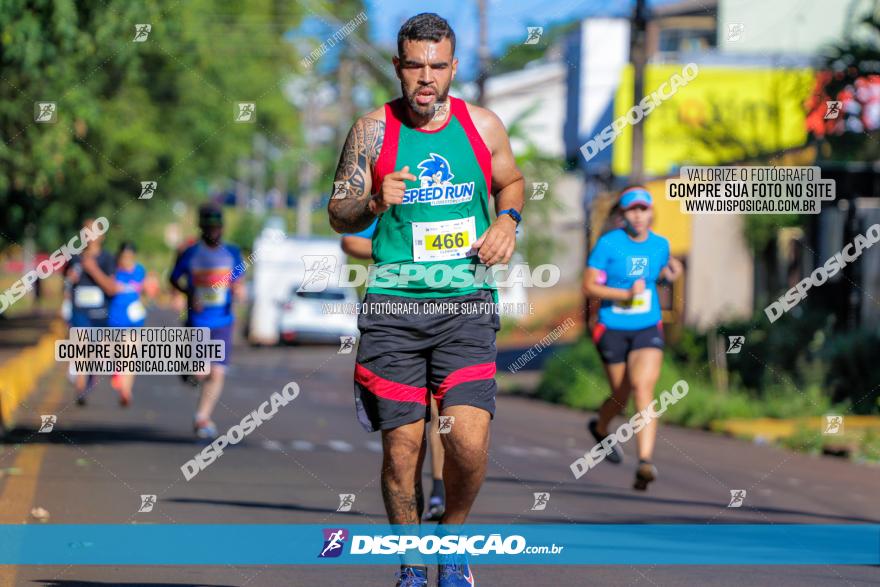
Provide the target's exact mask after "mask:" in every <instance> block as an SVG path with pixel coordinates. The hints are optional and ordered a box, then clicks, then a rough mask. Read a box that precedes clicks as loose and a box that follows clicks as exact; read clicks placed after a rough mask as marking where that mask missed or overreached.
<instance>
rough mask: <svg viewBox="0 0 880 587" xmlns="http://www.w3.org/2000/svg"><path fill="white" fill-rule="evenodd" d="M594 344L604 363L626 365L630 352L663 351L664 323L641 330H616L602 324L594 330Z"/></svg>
mask: <svg viewBox="0 0 880 587" xmlns="http://www.w3.org/2000/svg"><path fill="white" fill-rule="evenodd" d="M593 342H595V343H596V347H597V348H598V349H599V354H600V355H601V356H602V362H604V363H610V364H614V363H625V362H626V357H627V356H628V355H629V353H630V352H632V351H635V350H638V349H645V348H656V349H660V350H663V346H664V340H663V322H658V323H657V324H655V325H654V326H649V327H647V328H642V329H641V330H614V329H611V328H607V327H606V326H605V325H604V324H602V323H601V322H600V323H598V324H596V327H595V328H593Z"/></svg>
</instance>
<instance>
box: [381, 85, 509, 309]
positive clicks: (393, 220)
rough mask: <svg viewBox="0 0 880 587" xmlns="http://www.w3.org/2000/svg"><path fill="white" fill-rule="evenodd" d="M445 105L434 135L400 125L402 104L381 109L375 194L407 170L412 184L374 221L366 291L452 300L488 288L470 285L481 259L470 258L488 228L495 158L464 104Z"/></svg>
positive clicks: (454, 101) (479, 283)
mask: <svg viewBox="0 0 880 587" xmlns="http://www.w3.org/2000/svg"><path fill="white" fill-rule="evenodd" d="M449 102H450V113H449V115H448V116H447V119H446V122H445V123H444V124H443V126H441V127H440V128H437V129H435V130H425V129H418V128H410V127H408V126H406V125H405V124H403V123H402V122H401V121H402V119H403V116H404V114H403V109H404V108H405V105H404V103H403V100H402V99H397V100H395V101H393V102H389V103H387V104H385V137H384V139H383V141H382V149H381V151H380V153H379V158H378V160H377V161H376V165H375V166H374V169H373V176H372V179H373V193H374V194H375V193H378V191H379V189H380V188H381V186H382V180H383V178H384V177H385V176H386V175H387V174H389V173H392V172H394V171H400V170H402V169H403V168H404V167H405V166H407V165H408V166H409V172H410V173H411V174H413V175H415V176H416V178H417V180H416V181H407V182H406V188H407V189H406V191H405V193H404V197H403V203H401V204H396V205H394V206H391V207H390V208H389V209H388V210H387V211H386V212H385V213H383V214H382V215H381V216H379V221H378V224H377V225H376V231H375V233H374V234H373V260H374V262H375V265H376V271H375V276H374V279H373V280H372V281H371V284H370V286H369V287H368V288H367V293H380V294H389V295H400V296H408V297H451V296H457V295H463V294H467V293H471V292H474V291H477V290H479V289H489V290H492V289H493V287H492V285H491V284H489V283H482V282H484V281H488V280H485V279H480V278H478V279H477V280H476V283H474V272H475V270H476V268H477V266H478V265H479V263H480V261H479V258H478V257H477V256H476V255H471V256H468V252H469V251H470V248H471V245H472V244H473V243H474V242H475V241H476V240H477V239H478V238H479V237H480V236H481V235H482V234H483V233H484V232H485V231H486V230H487V229H488V228H489V224H490V223H491V219H490V215H489V195H490V193H491V185H492V156H491V153H490V152H489V149H488V147H487V146H486V144H485V143H484V142H483V139H482V138H481V137H480V134H479V132H477V129H476V127H475V126H474V123H473V121H472V120H471V117H470V114H469V113H468V110H467V104H465V102H463V101H462V100H459V99H457V98H453V97H450V98H449ZM417 265H418V266H421V267H422V268H423V269H424V271H423V272H422V270H421V269H419V268H417V267H416V266H417ZM402 273H403V274H402ZM477 274H478V275H479V274H480V272H477ZM468 275H469V277H468Z"/></svg>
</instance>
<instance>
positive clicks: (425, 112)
mask: <svg viewBox="0 0 880 587" xmlns="http://www.w3.org/2000/svg"><path fill="white" fill-rule="evenodd" d="M424 89H425V88H424V87H418V88H416V89H415V90H413V92H412V93H411V94H408V93H407V92H406V88H405V87H404V86H403V82H401V84H400V93H401V94H403V95H404V96H405V97H406V101H407V103H409V107H410V108H412V110H413V112H415V113H416V114H417V115H419V116H427V117H433V116H434V112H435V106H437V105H438V104H443V103H444V102H446V99H447V97H448V96H449V86H446V87H445V88H444V89H443V91H442V92H441V91H438V92H437V93H436V94H434V101H433V102H432V103H430V104H427V105H426V106H422V105H421V104H419V103H418V102H417V101H416V95H417V94H418V93H419V92H421V91H422V90H424Z"/></svg>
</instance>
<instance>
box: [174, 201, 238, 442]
mask: <svg viewBox="0 0 880 587" xmlns="http://www.w3.org/2000/svg"><path fill="white" fill-rule="evenodd" d="M199 228H200V229H201V231H202V238H201V240H199V241H198V242H197V243H195V244H194V245H192V246H190V247H187V248H186V249H184V250H183V251H182V252H181V253H180V255H178V257H177V261H176V262H175V263H174V269H173V270H172V271H171V276H170V281H171V285H172V287H174V288H175V289H177V290H178V291H181V292H183V293H184V294H186V297H187V308H188V311H187V318H186V326H193V327H207V328H210V329H211V339H212V340H222V341H224V343H225V346H226V357H225V358H224V360H223V361H219V362H218V361H214V362H212V363H211V371H210V373H209V374H208V375H207V376H203V375H198V376H195V377H187V376H184V379H185V380H186V381H188V382H189V383H192V384H194V385H199V384H201V385H202V393H201V396H200V397H199V404H198V408H197V409H196V413H195V415H194V417H193V429H194V430H195V433H196V436H198V437H199V438H203V439H210V438H214V437H216V436H217V426H216V425H215V424H214V422H212V421H211V414H212V413H213V411H214V406H216V405H217V401H218V400H219V399H220V394H221V393H222V392H223V380H224V378H225V374H226V365H228V364H229V358H230V355H231V353H232V332H233V322H234V320H235V316H234V314H233V312H232V302H233V299H234V298H239V299H240V298H241V295H242V293H243V292H242V290H241V281H240V277H241V274H242V270H243V267H244V264H243V263H242V259H241V253H240V252H239V250H238V247H236V246H235V245H230V244H226V243H224V242H222V240H221V238H222V236H223V212H222V210H221V209H220V208H219V207H218V206H215V205H213V204H206V205H203V206H202V207H200V208H199Z"/></svg>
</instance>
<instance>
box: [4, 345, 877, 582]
mask: <svg viewBox="0 0 880 587" xmlns="http://www.w3.org/2000/svg"><path fill="white" fill-rule="evenodd" d="M336 351H337V349H336V348H335V347H329V346H324V347H288V348H259V349H252V348H249V347H246V346H244V345H241V344H239V345H238V346H237V348H236V349H235V351H234V358H233V367H232V368H231V369H230V372H229V376H228V380H227V386H226V391H225V393H224V395H223V397H222V400H221V404H220V405H219V406H218V408H217V411H216V414H215V420H216V421H217V423H218V425H219V428H220V430H221V431H224V430H225V429H226V428H228V427H229V426H231V425H233V424H235V423H237V422H238V421H240V420H241V418H242V417H243V416H244V415H245V414H247V413H248V412H250V411H251V410H253V409H254V408H256V407H257V406H258V405H259V404H260V403H261V402H262V401H264V400H265V399H266V398H268V396H269V395H270V394H271V393H272V392H273V391H278V390H281V389H282V388H283V387H284V385H285V384H286V383H287V382H289V381H296V382H297V383H298V384H299V386H300V388H301V394H300V396H299V397H298V398H297V399H296V400H295V401H294V402H293V403H291V404H290V405H288V406H287V407H285V408H282V409H281V410H280V411H279V413H278V414H277V415H276V416H275V417H274V418H273V419H272V420H270V421H268V422H266V423H264V424H263V425H262V426H261V427H260V428H258V429H257V430H256V431H255V432H254V433H253V434H251V435H250V436H249V437H247V438H246V439H245V440H244V441H243V442H242V443H241V444H239V445H238V446H237V447H235V448H232V449H227V450H226V452H225V453H224V454H223V456H222V457H221V458H220V459H219V460H218V461H216V462H215V463H214V464H212V465H211V466H210V467H208V468H207V469H206V470H205V471H203V472H201V473H200V474H199V475H198V476H196V477H195V478H194V479H192V480H191V481H189V482H187V481H186V480H185V479H184V477H183V475H182V474H181V471H180V465H181V464H182V463H184V462H185V461H187V460H188V459H190V458H192V457H193V456H194V454H195V453H196V452H197V451H198V450H200V447H199V446H198V445H196V444H195V443H194V440H193V437H192V433H191V419H192V412H193V409H194V405H195V399H196V398H195V393H194V391H193V390H192V389H190V388H188V387H186V386H184V385H183V384H182V383H180V382H179V380H178V379H177V378H175V377H160V376H152V377H142V378H140V379H139V380H138V381H137V383H136V385H135V400H134V404H133V406H132V407H131V408H129V409H127V410H124V409H122V408H120V407H119V406H118V404H117V401H116V396H115V392H113V391H112V390H111V389H110V386H109V382H107V381H102V383H101V384H100V385H99V387H98V388H97V389H96V390H95V391H94V392H93V393H92V396H91V398H90V402H89V404H88V405H87V406H86V407H84V408H81V407H77V406H76V405H74V404H73V401H72V400H73V395H72V391H71V390H70V388H69V386H68V384H67V382H66V379H65V377H64V369H63V368H61V367H59V368H58V369H56V370H55V371H54V372H52V373H51V374H50V375H48V376H47V377H46V378H44V380H43V381H42V383H41V386H40V389H39V391H38V393H37V394H35V395H34V396H33V397H32V398H31V399H30V400H29V401H28V405H27V407H26V408H25V409H24V410H23V412H22V413H21V415H20V427H19V429H17V430H15V431H14V432H13V433H12V435H11V436H10V437H9V438H8V439H7V440H6V442H5V444H2V445H0V450H2V453H0V470H2V471H3V473H4V474H3V476H2V477H0V522H2V523H6V524H21V523H37V522H35V520H34V519H33V518H31V517H30V512H31V509H32V508H34V507H41V508H44V509H45V510H47V511H48V514H49V519H48V521H47V523H50V524H59V523H60V524H77V523H81V524H100V523H106V524H131V523H137V524H179V523H195V524H213V523H230V524H279V523H286V524H297V523H310V524H327V525H331V526H332V525H334V524H360V523H373V522H379V523H381V522H384V510H383V507H382V502H381V496H380V492H379V483H378V481H379V480H378V473H379V463H380V455H379V450H380V447H379V444H378V440H379V439H378V436H377V435H375V434H373V435H369V434H366V433H364V432H363V431H362V429H361V428H360V426H359V425H358V424H357V422H356V420H355V416H354V410H353V401H352V386H351V374H352V369H353V364H354V355H339V354H337V352H336ZM545 352H550V351H545ZM40 414H56V415H57V418H58V420H57V423H56V425H55V429H54V430H53V431H52V432H51V433H48V434H36V433H35V431H36V429H37V427H38V423H39V421H40V419H39V415H40ZM584 421H585V415H584V414H583V413H579V412H576V411H574V410H570V409H566V408H562V407H559V406H553V405H547V404H544V403H541V402H537V401H532V400H528V399H524V398H520V397H512V396H502V397H500V398H499V401H498V413H497V417H496V419H495V421H494V423H493V428H492V443H491V451H490V458H489V471H488V476H487V480H486V483H485V485H484V487H483V490H482V492H481V494H480V496H479V498H478V500H477V502H476V504H475V506H474V509H473V515H472V517H471V520H470V521H471V522H473V523H489V524H491V523H502V524H508V523H571V522H577V523H592V524H596V523H616V524H629V523H632V524H645V523H696V524H704V523H711V524H724V523H772V524H779V523H804V524H846V523H875V524H876V523H880V507H878V505H877V496H878V495H880V474H878V473H880V471H878V469H877V468H871V467H867V466H860V465H854V464H850V463H847V462H844V461H841V460H838V459H834V458H831V457H810V456H805V455H801V454H796V453H792V452H788V451H785V450H781V449H778V448H773V447H767V446H756V445H753V444H749V443H746V442H742V441H737V440H733V439H729V438H723V437H719V436H714V435H711V434H707V433H704V432H699V431H692V430H684V429H678V428H672V427H663V428H661V431H660V438H659V440H658V451H657V456H656V464H657V466H658V469H659V472H660V478H659V480H658V481H657V482H656V483H655V484H654V485H653V486H652V487H651V489H650V491H649V492H647V493H637V492H635V491H633V490H632V489H631V483H632V476H633V470H634V458H633V457H634V454H633V450H634V443H631V444H629V445H627V446H625V448H624V450H625V452H627V453H628V454H627V456H628V457H629V459H628V462H626V463H624V465H622V466H618V467H615V466H613V465H611V464H608V463H604V464H602V465H601V466H600V467H598V468H597V469H596V470H594V471H591V472H589V473H588V474H587V475H585V476H584V477H582V478H581V479H579V480H575V479H574V478H573V477H572V475H571V472H570V470H569V467H568V466H569V463H570V462H571V461H572V460H573V459H574V458H575V457H576V456H579V455H581V454H583V452H584V451H585V450H586V449H588V448H589V446H590V443H589V442H588V439H587V435H586V433H585V431H584ZM425 473H426V479H427V476H428V470H427V467H426V471H425ZM731 489H746V490H747V492H748V493H747V499H746V502H745V504H744V505H743V507H741V508H728V507H727V505H728V503H729V497H730V493H729V492H730V490H731ZM536 491H549V492H550V502H549V505H548V506H547V508H546V510H544V511H531V507H532V505H533V496H532V494H533V493H534V492H536ZM340 493H354V494H355V495H356V500H355V504H354V508H353V510H352V511H351V512H348V513H342V512H340V513H337V512H336V509H337V506H338V504H339V498H338V494H340ZM141 494H155V495H157V496H158V503H157V505H156V507H155V509H154V510H153V511H152V512H150V513H138V511H137V510H138V508H139V506H140V503H141V500H140V495H141ZM303 547H304V548H308V549H313V548H314V545H313V544H309V545H304V546H303ZM394 571H395V569H394V568H393V567H385V566H362V567H354V566H335V567H320V568H319V567H313V566H307V567H303V566H299V567H298V566H231V565H228V566H223V567H205V566H158V567H155V566H154V567H130V566H113V567H109V566H68V567H64V566H22V567H17V568H13V567H0V584H3V585H28V586H34V585H48V586H57V587H73V586H80V585H82V586H86V585H88V586H97V585H211V586H221V585H222V586H226V585H236V586H245V585H247V586H278V585H291V586H292V585H297V586H299V585H303V586H305V585H320V586H324V585H379V586H382V585H384V586H387V585H393V584H394V583H393V578H392V577H393V574H394ZM474 571H475V576H476V579H477V585H484V586H488V585H504V586H505V587H518V586H527V585H528V586H532V585H547V586H562V585H615V586H616V585H652V586H661V585H662V586H667V585H669V586H672V585H700V586H703V585H731V586H734V585H735V586H737V587H740V586H742V585H767V586H771V585H772V586H773V587H782V586H787V585H792V586H793V585H799V586H800V585H817V586H818V585H823V586H827V585H831V584H842V585H876V584H878V583H880V573H878V569H877V568H873V567H847V566H834V567H831V566H827V565H817V566H803V567H789V566H785V567H781V566H764V567H708V566H575V567H561V566H542V567H534V566H529V567H523V566H506V567H502V566H489V565H485V566H482V567H481V566H478V565H477V566H474ZM432 581H433V571H432ZM432 584H433V583H432Z"/></svg>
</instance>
